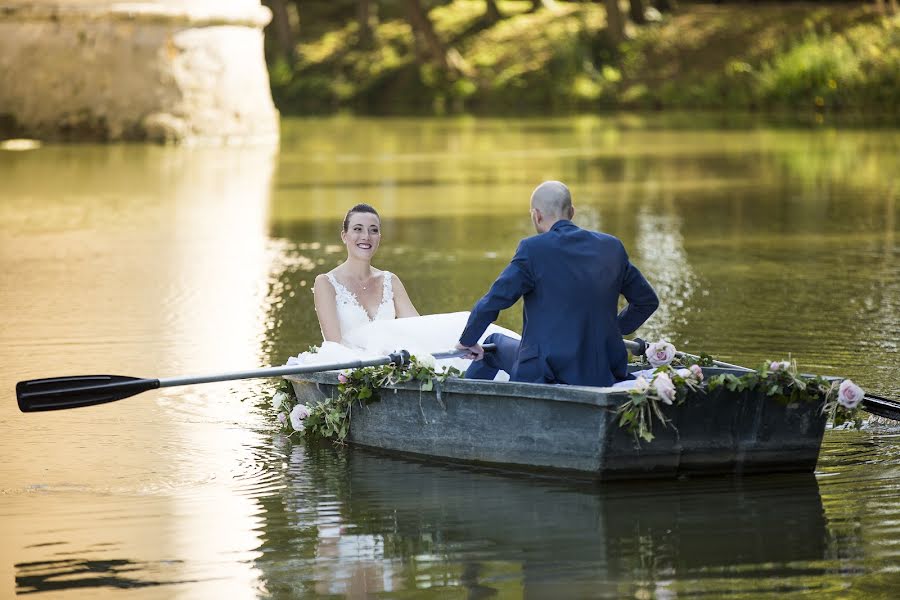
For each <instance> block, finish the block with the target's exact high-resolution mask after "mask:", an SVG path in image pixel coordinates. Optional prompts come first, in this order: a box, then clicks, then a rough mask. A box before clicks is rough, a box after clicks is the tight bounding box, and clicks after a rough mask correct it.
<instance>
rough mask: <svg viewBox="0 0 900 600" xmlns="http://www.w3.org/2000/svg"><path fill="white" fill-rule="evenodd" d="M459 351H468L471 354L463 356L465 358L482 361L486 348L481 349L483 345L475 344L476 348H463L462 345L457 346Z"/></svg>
mask: <svg viewBox="0 0 900 600" xmlns="http://www.w3.org/2000/svg"><path fill="white" fill-rule="evenodd" d="M456 349H457V350H468V351H469V353H468V354H466V355H465V356H463V358H468V359H470V360H481V359H482V358H484V348H482V347H481V344H475V345H474V346H463V345H462V344H460V343H457V344H456Z"/></svg>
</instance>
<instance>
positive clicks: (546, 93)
mask: <svg viewBox="0 0 900 600" xmlns="http://www.w3.org/2000/svg"><path fill="white" fill-rule="evenodd" d="M499 5H500V9H501V11H502V13H503V14H504V17H505V18H503V19H501V20H500V21H498V22H496V23H486V22H484V21H483V20H482V17H483V15H484V4H483V2H481V1H480V0H477V1H476V0H455V1H450V2H442V3H438V4H437V5H434V7H433V8H432V10H431V11H430V12H429V16H430V17H431V19H432V21H433V23H434V26H435V30H436V31H437V33H438V36H439V37H440V38H441V40H442V41H444V43H445V44H446V45H447V46H448V48H451V49H452V50H453V53H454V56H456V57H458V59H454V60H453V61H451V62H452V63H453V65H454V66H453V67H452V68H451V69H450V70H447V71H445V70H443V69H442V68H441V67H438V66H436V64H432V63H426V64H421V65H420V64H418V63H417V62H416V60H415V52H414V47H415V46H414V42H413V38H412V34H411V31H410V27H409V25H408V23H407V22H406V21H405V20H404V19H403V18H402V11H388V10H385V11H383V14H382V21H381V23H379V24H378V26H377V27H376V28H375V30H374V39H373V42H372V43H371V44H369V45H367V46H361V45H359V44H358V43H357V38H358V32H357V25H356V23H355V21H354V20H353V19H352V17H350V18H349V20H346V21H341V22H338V21H335V22H317V23H315V24H313V25H312V26H311V27H307V28H306V29H301V33H302V32H304V31H310V32H311V33H309V34H305V35H308V36H309V37H306V38H304V39H303V40H302V42H301V43H300V44H299V45H298V47H297V56H298V60H297V64H296V65H293V66H289V65H287V64H286V63H285V62H284V61H283V60H277V61H276V62H274V63H273V64H272V65H270V74H271V82H272V90H273V96H274V97H275V100H276V103H277V104H278V106H279V108H280V109H281V110H282V111H283V112H284V113H286V114H290V113H311V112H321V111H335V110H339V109H341V108H353V109H357V110H359V111H361V112H375V113H380V112H400V113H421V112H431V113H435V112H436V113H443V112H459V111H467V110H474V111H489V112H508V111H509V110H515V111H517V112H531V111H546V110H552V111H575V110H591V109H596V108H609V107H644V108H651V107H652V108H660V107H672V108H677V107H684V108H720V109H740V110H746V109H767V110H773V111H785V110H787V111H805V112H809V113H815V114H817V115H820V114H822V113H824V112H827V111H837V110H842V111H848V110H859V109H874V112H877V113H881V114H897V111H898V107H900V78H898V77H897V73H898V72H900V18H898V17H893V18H876V17H875V16H874V14H873V13H872V11H871V9H868V8H863V7H859V6H845V5H826V6H822V7H821V8H819V9H818V10H816V11H815V12H810V11H809V10H808V9H805V8H803V7H802V6H794V5H767V6H764V7H748V6H747V5H745V4H736V5H725V6H717V7H709V6H704V7H701V6H700V5H697V6H692V5H685V6H682V8H681V10H680V11H679V13H678V14H676V15H673V16H666V18H665V19H664V20H663V21H661V22H659V23H652V24H649V25H646V26H642V27H637V28H634V29H633V30H632V31H631V34H632V37H631V38H630V39H629V40H627V41H626V42H624V43H622V44H615V43H613V42H612V41H610V38H609V36H608V35H607V34H606V30H605V25H606V17H605V10H604V8H603V6H602V3H596V2H593V3H574V2H561V3H558V4H557V8H556V10H553V11H548V10H542V11H537V12H535V13H531V12H528V8H529V6H530V4H529V3H527V2H513V1H502V2H500V3H499ZM345 17H346V15H345Z"/></svg>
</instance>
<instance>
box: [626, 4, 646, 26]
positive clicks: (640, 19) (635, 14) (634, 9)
mask: <svg viewBox="0 0 900 600" xmlns="http://www.w3.org/2000/svg"><path fill="white" fill-rule="evenodd" d="M628 5H629V6H628V16H629V17H631V20H632V22H634V23H635V24H637V25H646V24H647V19H646V17H644V0H628Z"/></svg>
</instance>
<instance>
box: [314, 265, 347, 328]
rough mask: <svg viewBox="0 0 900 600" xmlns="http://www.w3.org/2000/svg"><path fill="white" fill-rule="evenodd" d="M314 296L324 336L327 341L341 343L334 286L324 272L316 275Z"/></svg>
mask: <svg viewBox="0 0 900 600" xmlns="http://www.w3.org/2000/svg"><path fill="white" fill-rule="evenodd" d="M313 296H314V297H315V301H316V316H317V317H319V329H321V330H322V338H323V339H324V340H325V341H326V342H337V343H339V344H340V343H341V323H340V321H338V315H337V302H336V301H335V299H334V297H335V294H334V288H333V287H332V285H331V282H330V281H328V278H327V277H326V276H325V275H324V274H323V275H318V276H316V282H315V284H314V287H313Z"/></svg>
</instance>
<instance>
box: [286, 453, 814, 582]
mask: <svg viewBox="0 0 900 600" xmlns="http://www.w3.org/2000/svg"><path fill="white" fill-rule="evenodd" d="M295 451H300V449H299V448H298V449H296V450H295ZM346 469H347V470H348V471H349V477H348V478H347V479H346V480H345V487H344V488H343V489H342V491H340V492H339V493H338V494H337V496H336V500H337V501H338V502H340V503H341V506H342V508H341V516H342V520H343V522H344V523H345V524H346V525H347V526H348V527H347V530H348V531H351V532H353V534H354V535H357V536H361V537H364V536H367V535H373V536H376V537H377V538H378V539H381V540H383V551H382V552H383V555H382V558H383V559H394V558H401V559H406V558H409V557H413V556H422V555H431V556H444V557H445V559H444V560H445V561H449V562H459V563H463V564H466V565H467V566H468V565H471V564H472V563H482V564H483V565H484V564H493V565H496V564H509V565H514V566H515V567H516V569H515V570H518V568H519V567H520V568H521V573H520V575H516V577H517V578H518V577H521V579H522V580H523V584H524V586H525V587H526V590H527V591H529V592H531V593H536V592H540V591H541V590H543V591H546V592H548V595H547V597H563V596H568V597H586V596H597V595H598V594H600V592H601V588H598V587H597V586H598V584H601V585H602V583H606V584H613V585H615V584H614V582H616V581H618V582H622V581H627V580H632V579H634V578H635V576H637V575H638V573H640V572H643V573H645V574H646V575H649V576H650V577H649V578H650V579H651V580H652V579H668V580H682V579H684V578H686V577H690V576H691V575H696V576H700V577H711V576H712V573H718V574H719V575H720V576H721V575H722V574H723V573H726V572H729V571H732V572H733V575H730V576H738V577H741V576H746V575H747V573H748V572H754V573H756V574H757V575H759V574H762V575H772V576H774V575H775V572H776V571H786V570H789V569H788V567H786V565H787V564H788V563H791V564H793V565H794V567H798V566H800V563H802V562H811V561H817V560H822V559H823V558H825V554H826V531H825V517H824V511H823V506H822V500H821V497H820V495H819V489H818V484H817V482H816V479H815V476H814V475H812V474H803V475H794V476H767V477H753V478H743V479H741V478H727V479H700V480H690V481H673V482H663V481H658V482H644V483H633V482H624V483H615V484H607V485H603V486H596V485H593V484H590V483H581V484H578V483H560V482H559V481H558V480H557V481H553V480H547V479H544V480H538V479H534V478H532V477H525V476H522V475H516V474H500V473H496V472H487V471H484V470H481V469H479V468H468V467H461V466H441V465H434V464H427V463H423V462H414V461H409V460H402V459H397V458H391V457H387V456H378V455H376V454H373V453H370V452H367V451H364V450H355V451H351V452H348V453H347V465H346ZM351 525H352V526H351ZM734 567H740V568H734ZM748 567H753V568H752V569H748ZM423 568H424V567H423ZM486 568H490V567H486ZM447 570H448V571H449V570H452V569H449V568H448V569H447ZM763 571H766V573H763ZM741 573H743V575H741ZM409 579H412V578H411V577H410V578H409ZM559 585H563V586H564V589H566V590H567V592H566V593H565V594H560V593H559V592H560V589H559V588H558V587H556V588H554V587H545V586H559ZM579 586H581V588H579ZM582 588H583V589H582ZM554 589H556V591H557V594H555V595H554V594H552V593H549V592H552V590H554ZM591 590H593V591H591ZM614 590H615V587H613V588H612V589H611V590H608V591H614ZM582 592H583V593H582ZM620 595H621V594H620ZM626 595H629V596H630V594H626Z"/></svg>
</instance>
